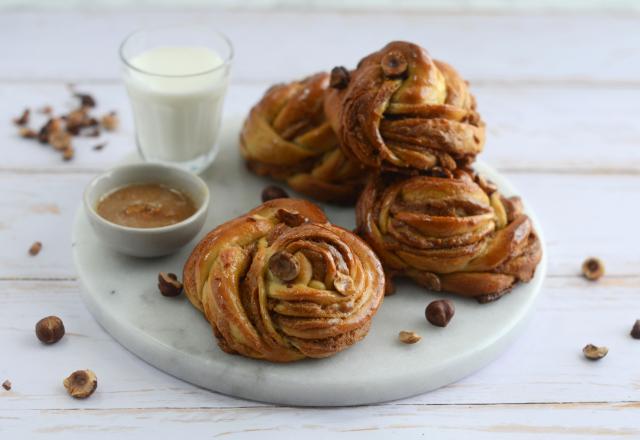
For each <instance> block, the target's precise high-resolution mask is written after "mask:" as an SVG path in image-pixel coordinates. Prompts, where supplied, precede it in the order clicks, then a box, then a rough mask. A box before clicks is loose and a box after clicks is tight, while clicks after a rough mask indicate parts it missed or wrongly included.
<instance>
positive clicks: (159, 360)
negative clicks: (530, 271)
mask: <svg viewBox="0 0 640 440" xmlns="http://www.w3.org/2000/svg"><path fill="white" fill-rule="evenodd" d="M226 122H227V123H226V124H225V125H224V126H225V130H224V133H223V135H222V139H221V145H222V147H221V151H220V153H219V155H218V157H217V159H216V161H215V162H214V164H213V165H212V166H211V167H210V168H209V169H208V170H207V171H206V172H205V173H204V175H203V177H204V178H205V180H207V181H208V183H209V188H210V190H211V208H210V212H209V217H208V220H207V224H206V226H205V228H204V229H203V231H202V232H201V234H200V236H202V235H204V234H206V233H207V232H208V231H209V230H211V229H213V228H214V227H215V226H216V225H219V224H220V223H223V222H225V221H227V220H229V219H231V218H234V217H236V216H238V215H240V214H243V213H245V212H247V211H248V210H250V209H251V208H253V207H255V206H256V205H258V204H259V203H260V192H261V190H262V188H263V187H264V186H265V184H266V183H267V181H266V180H265V179H263V178H259V177H257V176H254V175H252V174H251V173H249V172H248V171H247V170H246V169H245V166H244V164H243V162H242V160H241V158H240V155H239V153H238V148H237V139H238V132H239V128H240V119H239V118H233V119H230V120H227V121H226ZM476 169H477V170H478V171H480V172H481V173H483V174H484V175H485V176H486V177H488V178H489V179H491V180H493V181H494V182H495V183H496V184H497V185H498V187H499V188H500V189H501V191H502V192H503V194H505V195H511V194H516V191H515V190H514V189H513V188H512V186H511V185H510V184H509V182H508V181H507V180H506V179H505V178H503V177H502V176H500V175H499V174H498V173H497V172H496V171H495V170H493V169H491V168H490V167H488V166H486V165H484V164H483V163H482V162H479V163H477V165H476ZM289 192H290V193H291V191H289ZM323 208H324V209H325V211H326V213H327V215H328V216H329V218H330V219H331V221H332V222H333V223H336V224H338V225H341V226H343V227H346V228H353V226H354V218H355V215H354V210H353V208H343V207H339V208H337V207H334V206H330V205H323ZM528 213H529V215H530V216H531V217H532V219H533V221H534V223H535V226H536V228H537V231H538V233H540V234H541V233H542V231H541V229H540V224H539V223H538V222H537V221H536V218H535V216H534V215H533V213H532V212H531V210H530V209H528ZM199 238H200V237H198V238H197V239H196V240H198V239H199ZM541 238H542V236H541ZM72 240H73V255H74V261H75V264H76V268H77V271H78V274H79V277H80V279H81V280H82V283H83V296H84V300H85V302H86V304H87V307H88V308H89V310H90V311H91V313H92V314H93V315H94V317H95V318H96V319H97V320H98V322H99V323H100V324H101V325H102V326H103V327H104V328H105V329H106V330H107V331H108V332H109V333H110V334H111V335H112V336H113V337H114V338H115V339H117V340H118V341H119V342H120V343H121V344H122V345H124V346H125V347H126V348H128V349H129V350H131V351H132V352H133V353H135V354H136V355H138V356H139V357H141V358H142V359H144V360H145V361H147V362H148V363H150V364H151V365H153V366H155V367H157V368H159V369H161V370H163V371H165V372H167V373H169V374H172V375H174V376H176V377H178V378H180V379H183V380H186V381H188V382H191V383H193V384H196V385H199V386H201V387H204V388H208V389H210V390H213V391H218V392H221V393H224V394H228V395H231V396H236V397H241V398H246V399H252V400H258V401H263V402H271V403H277V404H287V405H302V406H340V405H359V404H370V403H377V402H383V401H389V400H394V399H400V398H403V397H409V396H413V395H417V394H421V393H424V392H427V391H430V390H434V389H436V388H439V387H442V386H444V385H447V384H450V383H452V382H455V381H457V380H459V379H461V378H463V377H465V376H466V375H468V374H470V373H472V372H474V371H476V370H478V369H480V368H481V367H483V366H484V365H486V364H488V363H489V362H490V361H491V360H493V359H495V358H496V357H497V356H498V355H499V354H500V353H501V352H502V351H503V350H505V348H506V347H507V345H508V344H509V343H510V342H511V341H512V340H513V339H514V338H515V337H516V335H517V334H518V332H519V330H520V329H521V327H522V326H523V324H524V323H525V321H526V318H527V317H528V316H529V315H530V314H531V313H532V311H533V309H534V303H535V300H536V297H537V296H538V294H539V292H540V288H541V284H542V281H543V279H544V276H545V272H546V257H545V256H546V251H545V252H544V255H545V256H543V260H542V261H541V263H540V266H539V267H538V269H537V271H536V275H535V278H534V279H533V280H532V281H531V282H530V283H528V284H522V285H519V286H517V287H516V288H515V289H513V291H512V292H511V293H509V294H508V295H505V296H504V297H503V298H501V299H500V300H498V301H495V302H493V303H489V304H478V303H477V302H476V301H475V300H468V299H463V298H459V297H456V296H453V295H448V294H442V293H437V294H436V293H431V292H428V291H426V290H425V289H423V288H420V287H418V286H416V285H414V284H412V283H410V282H399V283H397V293H396V294H395V295H393V296H389V297H387V298H385V300H384V303H383V304H382V306H381V308H380V310H379V312H378V313H377V315H376V316H375V317H374V318H373V324H372V326H371V331H370V332H369V334H368V336H367V337H366V338H365V339H364V340H363V341H362V342H360V343H358V344H356V345H355V346H353V347H351V348H349V349H347V350H345V351H343V352H341V353H338V354H337V355H335V356H333V357H330V358H328V359H321V360H304V361H300V362H294V363H290V364H274V363H269V362H263V361H256V360H252V359H247V358H243V357H241V356H234V355H229V354H226V353H224V352H222V351H221V350H220V349H219V348H218V346H217V344H216V341H215V338H214V336H213V333H212V330H211V327H210V326H209V323H208V322H207V321H206V320H205V319H204V317H203V316H202V315H201V314H200V312H199V311H198V310H196V309H195V308H194V307H192V306H191V304H190V303H189V301H188V300H187V299H186V298H185V297H184V295H181V296H179V297H177V298H165V297H163V296H162V295H160V293H159V292H158V289H157V287H156V280H157V275H158V272H160V271H165V272H174V273H176V274H181V273H182V266H183V264H184V262H185V261H186V259H187V257H188V256H189V253H190V252H191V249H192V248H193V246H195V244H196V243H197V241H195V240H194V242H193V243H191V244H189V245H188V246H185V247H184V248H183V249H181V250H180V251H179V252H178V253H176V254H174V255H171V256H168V257H164V258H155V259H139V258H133V257H127V256H125V255H121V254H118V253H116V252H114V251H111V250H109V249H108V248H106V247H105V246H104V245H103V244H102V243H100V242H99V241H98V239H97V237H96V236H95V235H94V234H93V231H92V230H91V227H90V225H89V223H88V220H87V218H86V216H85V214H84V212H83V210H82V208H80V209H79V210H78V214H77V216H76V220H75V224H74V227H73V238H72ZM542 242H543V243H544V240H542ZM438 298H449V299H451V300H453V301H454V302H455V306H456V314H455V316H454V318H453V320H452V321H451V322H450V324H449V326H448V327H446V328H438V327H434V326H432V325H430V324H429V323H428V322H427V321H426V320H425V317H424V309H425V307H426V305H427V304H428V303H429V302H430V301H432V300H434V299H438ZM401 330H412V331H415V332H417V333H419V334H420V335H421V336H422V341H420V342H419V343H417V344H414V345H405V344H402V343H401V342H399V340H398V332H399V331H401Z"/></svg>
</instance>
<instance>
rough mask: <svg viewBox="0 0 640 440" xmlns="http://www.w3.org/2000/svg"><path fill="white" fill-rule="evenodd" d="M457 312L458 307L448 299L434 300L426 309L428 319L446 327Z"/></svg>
mask: <svg viewBox="0 0 640 440" xmlns="http://www.w3.org/2000/svg"><path fill="white" fill-rule="evenodd" d="M455 313H456V308H455V306H454V305H453V302H452V301H449V300H448V299H439V300H436V301H432V302H431V303H429V305H428V306H427V308H426V309H425V311H424V314H425V316H426V318H427V321H429V322H430V323H431V324H433V325H435V326H437V327H446V326H447V324H449V321H451V318H453V315H454V314H455Z"/></svg>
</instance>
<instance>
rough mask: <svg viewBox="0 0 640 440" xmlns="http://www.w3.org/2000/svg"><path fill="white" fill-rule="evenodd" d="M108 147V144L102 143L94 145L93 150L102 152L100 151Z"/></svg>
mask: <svg viewBox="0 0 640 440" xmlns="http://www.w3.org/2000/svg"><path fill="white" fill-rule="evenodd" d="M106 146H107V143H106V142H103V143H101V144H97V145H94V146H93V150H94V151H100V150H102V149H103V148H104V147H106Z"/></svg>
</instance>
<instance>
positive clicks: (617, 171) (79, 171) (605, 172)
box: [0, 167, 640, 177]
mask: <svg viewBox="0 0 640 440" xmlns="http://www.w3.org/2000/svg"><path fill="white" fill-rule="evenodd" d="M105 169H106V168H104V169H103V168H18V167H7V168H2V167H0V173H2V174H17V175H43V174H49V175H85V174H99V173H102V172H104V171H105ZM497 169H498V171H500V172H502V173H509V174H544V175H557V176H595V177H603V176H625V177H640V168H584V169H569V168H556V169H553V168H551V169H549V168H547V169H545V168H535V167H532V168H511V167H497Z"/></svg>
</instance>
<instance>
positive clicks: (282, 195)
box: [261, 185, 289, 203]
mask: <svg viewBox="0 0 640 440" xmlns="http://www.w3.org/2000/svg"><path fill="white" fill-rule="evenodd" d="M261 197H262V202H263V203H264V202H268V201H269V200H273V199H287V198H289V194H287V192H286V191H285V190H284V189H282V188H280V187H279V186H277V185H269V186H266V187H265V188H264V189H263V190H262V195H261Z"/></svg>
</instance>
